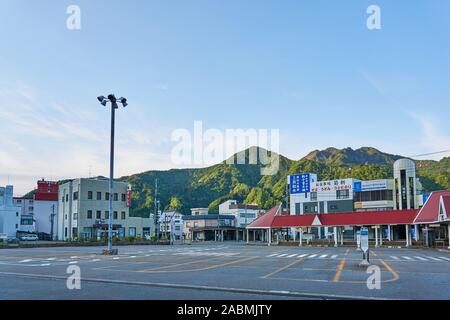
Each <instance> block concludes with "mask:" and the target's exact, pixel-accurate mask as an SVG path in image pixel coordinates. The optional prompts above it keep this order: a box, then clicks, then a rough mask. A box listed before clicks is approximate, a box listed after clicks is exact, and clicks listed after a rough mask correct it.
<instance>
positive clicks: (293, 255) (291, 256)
mask: <svg viewBox="0 0 450 320" xmlns="http://www.w3.org/2000/svg"><path fill="white" fill-rule="evenodd" d="M297 254H298V253H296V254H291V255H290V256H287V257H286V258H293V257H295V256H296V255H297Z"/></svg>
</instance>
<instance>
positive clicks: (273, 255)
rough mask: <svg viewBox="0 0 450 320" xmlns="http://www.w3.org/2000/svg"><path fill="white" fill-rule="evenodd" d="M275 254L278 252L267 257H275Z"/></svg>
mask: <svg viewBox="0 0 450 320" xmlns="http://www.w3.org/2000/svg"><path fill="white" fill-rule="evenodd" d="M277 255H278V253H274V254H271V255H270V256H267V258H272V257H275V256H277Z"/></svg>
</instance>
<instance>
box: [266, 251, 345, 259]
mask: <svg viewBox="0 0 450 320" xmlns="http://www.w3.org/2000/svg"><path fill="white" fill-rule="evenodd" d="M338 256H339V255H337V254H333V255H330V254H322V255H319V254H316V253H314V254H306V253H303V254H300V253H294V254H290V253H282V254H279V253H273V254H270V255H267V256H266V258H286V259H294V258H295V259H303V258H304V259H314V258H316V259H333V260H334V259H336V258H337V257H338Z"/></svg>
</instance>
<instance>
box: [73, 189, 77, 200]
mask: <svg viewBox="0 0 450 320" xmlns="http://www.w3.org/2000/svg"><path fill="white" fill-rule="evenodd" d="M73 200H78V191H75V192H74V193H73Z"/></svg>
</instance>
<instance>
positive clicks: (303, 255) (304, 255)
mask: <svg viewBox="0 0 450 320" xmlns="http://www.w3.org/2000/svg"><path fill="white" fill-rule="evenodd" d="M306 256H307V254H302V255H300V256H298V257H297V258H304V257H306Z"/></svg>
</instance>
